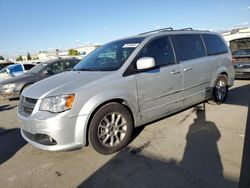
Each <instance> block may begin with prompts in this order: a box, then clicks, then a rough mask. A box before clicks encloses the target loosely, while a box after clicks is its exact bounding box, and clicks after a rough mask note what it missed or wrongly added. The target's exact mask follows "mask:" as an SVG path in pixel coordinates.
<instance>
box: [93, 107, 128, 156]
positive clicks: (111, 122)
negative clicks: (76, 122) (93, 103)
mask: <svg viewBox="0 0 250 188" xmlns="http://www.w3.org/2000/svg"><path fill="white" fill-rule="evenodd" d="M132 133H133V121H132V116H131V114H130V112H129V110H128V109H127V108H126V107H125V106H124V105H122V104H119V103H115V102H112V103H109V104H106V105H104V106H103V107H101V108H100V109H99V110H98V111H97V112H96V113H95V114H94V116H93V118H92V120H91V122H90V127H89V141H90V144H91V145H92V147H93V148H94V149H95V150H96V151H97V152H98V153H101V154H104V155H108V154H112V153H115V152H117V151H119V150H121V149H123V148H124V147H125V146H127V145H128V143H129V141H130V139H131V136H132Z"/></svg>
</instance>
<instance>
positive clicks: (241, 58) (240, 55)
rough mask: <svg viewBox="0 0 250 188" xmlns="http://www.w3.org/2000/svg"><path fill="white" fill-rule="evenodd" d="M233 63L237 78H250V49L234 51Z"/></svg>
mask: <svg viewBox="0 0 250 188" xmlns="http://www.w3.org/2000/svg"><path fill="white" fill-rule="evenodd" d="M232 55H233V62H234V69H235V78H238V79H244V78H248V79H249V78H250V49H240V50H237V51H234V52H233V53H232Z"/></svg>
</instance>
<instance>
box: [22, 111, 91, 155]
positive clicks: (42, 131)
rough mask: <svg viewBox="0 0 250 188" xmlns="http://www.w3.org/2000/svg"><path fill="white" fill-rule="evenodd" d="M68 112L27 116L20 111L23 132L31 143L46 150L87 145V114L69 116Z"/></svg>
mask: <svg viewBox="0 0 250 188" xmlns="http://www.w3.org/2000/svg"><path fill="white" fill-rule="evenodd" d="M66 114H67V112H63V113H60V114H51V113H49V112H37V114H35V115H32V114H31V115H30V116H29V117H25V116H23V115H21V114H20V113H18V118H19V121H20V127H21V134H22V136H23V138H24V139H25V140H26V141H28V142H29V143H30V144H32V145H34V146H35V147H37V148H40V149H44V150H50V151H60V150H68V149H72V148H76V147H80V146H82V145H86V139H85V138H86V137H85V135H86V134H85V133H84V132H85V129H84V125H85V122H86V118H87V116H77V117H67V115H66ZM46 116H47V117H46Z"/></svg>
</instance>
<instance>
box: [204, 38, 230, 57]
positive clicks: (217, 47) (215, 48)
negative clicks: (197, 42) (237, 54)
mask: <svg viewBox="0 0 250 188" xmlns="http://www.w3.org/2000/svg"><path fill="white" fill-rule="evenodd" d="M202 38H203V40H204V42H205V45H206V47H207V53H208V55H216V54H222V53H227V52H228V49H227V46H226V44H225V43H224V42H223V40H222V39H221V38H220V37H219V36H217V35H213V34H203V35H202Z"/></svg>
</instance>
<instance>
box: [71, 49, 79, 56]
mask: <svg viewBox="0 0 250 188" xmlns="http://www.w3.org/2000/svg"><path fill="white" fill-rule="evenodd" d="M69 55H70V56H76V55H80V52H78V51H77V50H75V49H69Z"/></svg>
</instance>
